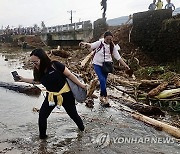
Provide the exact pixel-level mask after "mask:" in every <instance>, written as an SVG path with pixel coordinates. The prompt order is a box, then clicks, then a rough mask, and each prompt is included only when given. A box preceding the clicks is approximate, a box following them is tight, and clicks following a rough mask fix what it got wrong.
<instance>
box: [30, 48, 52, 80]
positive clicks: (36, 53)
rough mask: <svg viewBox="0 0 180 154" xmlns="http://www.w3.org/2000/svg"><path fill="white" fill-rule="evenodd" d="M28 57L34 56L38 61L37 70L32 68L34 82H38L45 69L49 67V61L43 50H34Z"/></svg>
mask: <svg viewBox="0 0 180 154" xmlns="http://www.w3.org/2000/svg"><path fill="white" fill-rule="evenodd" d="M30 56H36V57H38V58H39V59H40V65H39V69H37V68H36V67H34V80H35V81H40V80H41V78H42V76H43V75H44V73H45V71H46V69H48V68H49V67H50V66H51V59H50V58H49V57H48V55H47V54H46V52H45V51H44V50H43V49H34V50H33V51H32V52H31V54H30Z"/></svg>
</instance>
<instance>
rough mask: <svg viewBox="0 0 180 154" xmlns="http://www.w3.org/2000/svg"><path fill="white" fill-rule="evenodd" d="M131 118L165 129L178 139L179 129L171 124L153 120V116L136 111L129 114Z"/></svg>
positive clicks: (179, 136)
mask: <svg viewBox="0 0 180 154" xmlns="http://www.w3.org/2000/svg"><path fill="white" fill-rule="evenodd" d="M131 115H132V117H133V118H135V119H137V120H140V121H143V122H145V123H147V124H149V125H152V126H154V127H155V128H158V129H159V130H162V131H165V132H167V133H168V134H170V135H172V136H174V137H175V138H177V139H180V129H179V128H177V127H174V126H171V125H168V124H166V123H164V122H161V121H158V120H155V119H153V118H150V117H147V116H144V115H142V114H138V113H133V114H131Z"/></svg>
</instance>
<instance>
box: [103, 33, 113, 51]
mask: <svg viewBox="0 0 180 154" xmlns="http://www.w3.org/2000/svg"><path fill="white" fill-rule="evenodd" d="M106 36H112V37H113V34H112V33H111V32H110V31H106V32H105V33H104V38H105V37H106ZM113 50H114V43H113V42H111V43H110V52H111V54H112V53H113Z"/></svg>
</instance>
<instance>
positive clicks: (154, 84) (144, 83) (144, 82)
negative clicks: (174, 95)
mask: <svg viewBox="0 0 180 154" xmlns="http://www.w3.org/2000/svg"><path fill="white" fill-rule="evenodd" d="M162 82H163V80H141V84H140V85H139V86H140V87H157V86H158V85H160V84H161V83H162Z"/></svg>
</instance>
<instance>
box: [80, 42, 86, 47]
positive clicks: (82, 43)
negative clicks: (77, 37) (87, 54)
mask: <svg viewBox="0 0 180 154" xmlns="http://www.w3.org/2000/svg"><path fill="white" fill-rule="evenodd" d="M79 46H80V47H81V48H87V43H86V42H80V43H79Z"/></svg>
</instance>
